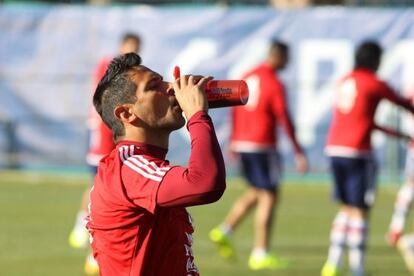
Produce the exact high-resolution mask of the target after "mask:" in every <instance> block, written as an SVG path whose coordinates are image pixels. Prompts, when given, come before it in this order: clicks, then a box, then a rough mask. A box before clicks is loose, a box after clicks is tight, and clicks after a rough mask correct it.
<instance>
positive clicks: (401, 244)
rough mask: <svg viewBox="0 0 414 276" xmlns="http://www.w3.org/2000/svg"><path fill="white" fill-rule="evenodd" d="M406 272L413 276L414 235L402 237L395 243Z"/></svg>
mask: <svg viewBox="0 0 414 276" xmlns="http://www.w3.org/2000/svg"><path fill="white" fill-rule="evenodd" d="M397 247H398V249H399V251H400V252H401V255H402V256H403V259H404V262H405V264H406V265H407V268H408V270H410V272H411V273H412V274H414V235H413V234H411V235H404V236H402V237H401V239H400V240H399V241H398V243H397Z"/></svg>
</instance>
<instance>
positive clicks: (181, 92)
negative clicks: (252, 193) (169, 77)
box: [157, 78, 226, 207]
mask: <svg viewBox="0 0 414 276" xmlns="http://www.w3.org/2000/svg"><path fill="white" fill-rule="evenodd" d="M182 79H183V78H182ZM207 81H208V79H206V78H205V79H202V80H200V82H202V83H201V84H200V82H198V84H200V85H199V88H198V89H193V90H191V89H189V90H188V91H185V89H184V88H185V86H187V85H188V86H192V84H191V82H192V80H191V79H189V84H188V83H186V81H184V82H183V81H182V80H181V83H177V81H176V82H175V83H174V90H175V91H176V92H175V93H176V97H177V100H178V102H179V104H180V106H181V108H182V109H183V111H184V114H185V115H186V117H187V118H188V119H189V120H188V124H187V128H188V130H189V132H190V135H191V155H190V160H189V164H188V168H184V167H173V168H172V169H170V170H169V171H168V173H167V174H166V175H165V176H164V178H163V180H162V182H161V184H160V187H159V189H158V195H157V205H159V206H163V207H166V206H193V205H200V204H207V203H211V202H214V201H217V200H218V199H219V198H220V197H221V196H222V194H223V192H224V190H225V187H226V181H225V178H226V172H225V166H224V160H223V155H222V153H221V150H220V145H219V143H218V141H217V137H216V134H215V131H214V126H213V123H212V121H211V118H210V117H209V116H208V114H207V98H206V96H205V93H204V92H203V91H204V87H205V83H206V82H207ZM179 85H181V87H180V86H179Z"/></svg>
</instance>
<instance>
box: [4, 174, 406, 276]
mask: <svg viewBox="0 0 414 276" xmlns="http://www.w3.org/2000/svg"><path fill="white" fill-rule="evenodd" d="M88 181H89V178H88V177H86V176H76V175H67V174H66V175H58V174H34V173H31V174H17V173H14V172H0V268H1V272H0V274H1V275H7V276H17V275H18V276H27V275H30V276H35V275H38V276H49V275H50V276H52V275H53V276H55V275H60V276H64V275H68V276H69V275H70V276H76V275H83V262H84V258H85V256H86V254H87V251H86V250H75V249H72V248H70V247H69V245H68V243H67V237H68V234H69V232H70V230H71V227H72V223H73V221H74V217H75V213H76V211H77V208H78V205H79V202H80V197H81V194H82V191H83V189H84V188H85V187H86V186H87V183H88ZM244 187H245V185H244V183H242V182H241V181H240V180H238V179H233V180H230V181H228V189H227V191H226V193H225V195H224V196H223V198H222V199H221V200H220V202H218V203H215V204H212V205H208V206H201V207H194V208H191V209H190V212H191V214H192V216H193V219H194V225H195V235H194V240H195V246H194V253H195V258H196V263H197V265H198V267H199V269H200V271H201V274H202V275H204V276H206V275H207V276H208V275H214V276H222V275H289V276H291V275H301V276H303V275H319V271H320V268H321V265H322V264H323V262H324V259H325V256H326V253H327V246H328V233H329V228H330V224H331V220H332V217H333V215H334V213H335V210H336V206H335V204H334V203H332V202H331V200H330V199H329V198H330V196H329V193H330V192H329V190H330V187H329V185H327V183H321V184H320V185H319V184H317V183H315V184H314V185H313V184H300V183H296V182H295V183H289V182H288V183H286V184H285V185H284V187H283V190H282V193H283V194H282V196H283V198H282V201H281V204H280V206H279V207H280V209H279V211H278V213H277V224H276V227H275V228H274V234H273V237H274V238H273V241H272V249H273V250H274V252H276V253H277V254H279V255H281V256H283V257H285V258H287V259H288V260H289V261H290V266H289V268H288V269H286V270H283V271H277V272H271V271H264V272H251V271H249V269H248V267H247V258H248V254H249V251H250V248H251V243H252V224H251V219H252V216H250V217H248V218H247V219H246V221H244V222H243V223H242V225H241V226H240V228H239V229H238V231H237V232H236V233H235V236H234V238H235V242H236V246H237V250H238V261H237V262H234V263H227V262H226V261H224V260H222V259H220V257H219V256H218V255H217V254H216V251H215V247H214V246H213V245H212V244H211V243H210V242H209V240H208V239H207V233H208V231H209V230H210V229H211V228H212V227H214V226H215V225H216V224H218V223H219V222H220V221H221V220H222V219H223V217H224V216H225V214H226V212H227V211H228V209H229V207H230V205H231V203H232V201H233V200H234V199H235V198H236V197H237V196H238V195H239V194H241V193H242V192H243V189H244ZM396 190H397V187H395V186H382V187H380V189H379V192H378V196H377V202H376V206H375V208H374V209H373V212H372V219H371V231H370V239H369V251H368V258H367V271H368V275H383V276H398V275H409V273H408V271H407V270H406V268H405V266H404V263H403V261H402V259H401V257H400V255H399V254H398V252H397V251H396V250H395V249H393V248H389V247H388V246H387V244H386V243H385V241H384V234H385V232H386V229H387V226H388V223H389V219H390V215H391V211H392V205H393V200H394V197H395V193H396Z"/></svg>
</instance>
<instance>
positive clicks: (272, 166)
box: [210, 41, 307, 270]
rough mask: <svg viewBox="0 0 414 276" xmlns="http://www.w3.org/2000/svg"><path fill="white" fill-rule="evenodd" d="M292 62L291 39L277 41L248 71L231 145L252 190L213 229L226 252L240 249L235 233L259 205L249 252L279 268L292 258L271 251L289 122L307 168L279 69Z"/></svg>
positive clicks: (299, 162) (259, 263)
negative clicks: (281, 148)
mask: <svg viewBox="0 0 414 276" xmlns="http://www.w3.org/2000/svg"><path fill="white" fill-rule="evenodd" d="M287 63H288V47H287V45H286V44H284V43H282V42H279V41H273V42H272V44H271V47H270V51H269V54H268V57H267V59H266V61H265V62H264V63H263V64H261V65H259V66H258V67H256V68H254V69H253V70H251V71H250V72H248V73H247V74H246V75H245V77H244V79H245V80H246V82H247V84H248V86H249V91H250V95H249V101H248V102H247V104H246V105H245V106H241V107H236V108H234V109H233V110H232V123H233V124H232V133H231V144H230V150H231V151H232V152H233V153H235V154H236V155H237V156H239V157H240V162H241V165H242V173H243V176H244V177H245V178H246V180H247V181H248V183H249V188H248V189H247V191H246V192H245V193H244V194H243V195H242V196H241V197H240V198H239V199H238V200H237V201H236V202H235V204H234V205H233V207H232V209H231V210H230V213H229V214H228V215H227V218H226V219H225V221H224V222H223V223H222V224H221V225H220V226H218V227H216V228H214V229H213V230H212V231H211V232H210V239H211V240H212V241H213V242H215V243H216V244H217V245H218V248H219V253H220V255H222V256H223V257H225V258H229V257H232V256H233V255H234V249H233V246H232V244H231V240H230V235H231V233H232V232H233V231H234V230H235V228H236V227H237V226H238V225H239V223H240V222H241V221H242V220H243V219H244V218H245V216H246V215H247V214H248V212H249V211H250V210H251V209H252V208H253V207H255V206H256V207H257V209H256V217H255V223H254V229H255V237H254V245H253V250H252V253H251V255H250V258H249V267H250V268H251V269H253V270H260V269H279V268H283V267H285V266H286V262H285V261H283V260H281V259H280V258H278V257H276V256H275V255H273V254H270V253H269V241H270V233H271V226H272V219H273V214H274V207H275V206H276V203H277V199H278V198H277V197H278V187H279V184H280V180H281V179H280V175H281V164H280V163H281V161H280V158H279V155H278V153H277V150H276V146H277V132H276V129H277V127H278V126H279V125H283V126H284V128H285V130H286V133H287V135H288V137H289V138H290V140H291V142H292V145H293V148H294V151H295V161H296V166H297V169H298V171H300V172H301V173H304V172H306V170H307V161H306V158H305V156H304V154H303V150H302V148H301V147H300V145H299V143H298V142H297V140H296V136H295V131H294V126H293V123H292V120H291V118H290V115H289V112H288V107H287V101H286V95H285V89H284V86H283V84H282V83H281V81H280V80H279V78H278V77H277V75H276V74H275V73H276V72H277V71H279V70H282V69H283V68H285V66H286V65H287Z"/></svg>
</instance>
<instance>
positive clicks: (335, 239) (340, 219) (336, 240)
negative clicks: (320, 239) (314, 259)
mask: <svg viewBox="0 0 414 276" xmlns="http://www.w3.org/2000/svg"><path fill="white" fill-rule="evenodd" d="M348 222H349V216H348V215H347V214H346V213H345V212H339V213H338V214H337V215H336V217H335V219H334V221H333V223H332V228H331V235H330V243H331V244H330V247H329V253H328V260H327V263H329V264H331V265H333V266H335V267H339V266H341V261H342V254H343V251H344V247H345V241H346V235H347V227H348Z"/></svg>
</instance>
